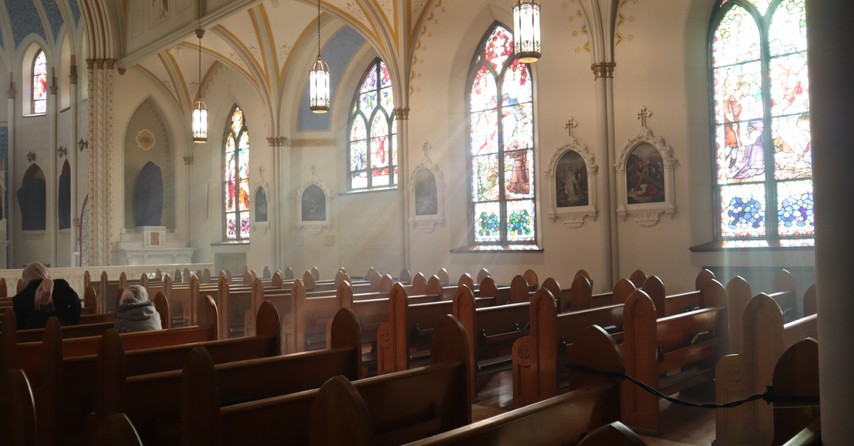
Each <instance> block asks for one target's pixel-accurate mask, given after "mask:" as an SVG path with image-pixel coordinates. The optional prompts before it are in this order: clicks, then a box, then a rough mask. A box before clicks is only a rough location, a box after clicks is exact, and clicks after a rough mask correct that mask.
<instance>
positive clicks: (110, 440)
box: [92, 413, 142, 446]
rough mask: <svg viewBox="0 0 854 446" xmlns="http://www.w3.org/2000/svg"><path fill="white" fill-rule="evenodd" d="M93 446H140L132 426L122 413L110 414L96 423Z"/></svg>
mask: <svg viewBox="0 0 854 446" xmlns="http://www.w3.org/2000/svg"><path fill="white" fill-rule="evenodd" d="M92 444H93V445H94V446H142V440H141V439H140V438H139V434H137V433H136V429H134V427H133V424H131V422H130V420H128V418H127V416H126V415H125V414H123V413H116V414H112V415H110V416H108V417H106V418H104V419H103V420H101V422H100V423H98V427H97V428H96V429H95V438H94V441H93V443H92Z"/></svg>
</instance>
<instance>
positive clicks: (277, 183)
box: [252, 136, 290, 270]
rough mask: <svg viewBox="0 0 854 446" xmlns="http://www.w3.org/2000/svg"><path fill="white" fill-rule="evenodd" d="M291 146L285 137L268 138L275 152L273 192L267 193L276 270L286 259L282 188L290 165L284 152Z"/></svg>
mask: <svg viewBox="0 0 854 446" xmlns="http://www.w3.org/2000/svg"><path fill="white" fill-rule="evenodd" d="M289 144H290V141H288V138H287V137H285V136H268V137H267V145H268V146H269V147H270V150H271V151H272V152H273V186H272V189H273V190H268V191H266V192H267V222H268V223H267V224H271V225H272V226H273V246H274V247H275V249H274V250H273V251H275V252H274V253H273V255H274V259H273V261H274V262H275V268H273V270H275V269H276V268H282V267H284V266H285V265H284V262H285V257H284V250H285V244H284V242H283V240H284V234H283V232H282V231H283V230H284V224H283V222H282V215H283V212H282V206H284V205H285V200H284V196H285V193H284V189H283V187H282V180H281V179H282V178H283V177H284V173H285V172H284V168H285V167H284V166H285V165H287V164H289V163H283V162H282V158H283V156H282V151H284V149H285V148H286V147H287V146H288V145H289ZM253 198H254V197H253ZM252 220H253V221H255V216H254V215H253V216H252Z"/></svg>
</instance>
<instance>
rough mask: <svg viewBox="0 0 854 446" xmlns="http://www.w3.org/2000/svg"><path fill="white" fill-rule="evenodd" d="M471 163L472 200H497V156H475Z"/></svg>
mask: <svg viewBox="0 0 854 446" xmlns="http://www.w3.org/2000/svg"><path fill="white" fill-rule="evenodd" d="M472 163H473V167H474V168H473V169H472V175H473V177H474V178H472V184H473V185H474V186H473V190H472V201H475V202H480V201H494V200H498V156H497V155H481V156H476V157H474V158H473V159H472Z"/></svg>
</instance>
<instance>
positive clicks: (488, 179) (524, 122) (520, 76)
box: [468, 24, 537, 245]
mask: <svg viewBox="0 0 854 446" xmlns="http://www.w3.org/2000/svg"><path fill="white" fill-rule="evenodd" d="M468 114H469V150H468V161H469V190H470V195H469V198H470V200H469V203H470V215H471V227H472V233H471V240H472V241H473V242H474V243H475V244H489V245H503V244H533V243H535V242H536V238H537V233H536V219H537V214H536V206H535V198H536V195H535V193H534V84H533V78H532V77H531V69H530V67H529V66H528V65H527V64H525V63H521V62H519V61H517V60H515V59H513V33H512V32H510V31H509V30H508V29H507V28H505V27H504V26H501V25H498V24H496V25H494V26H493V27H492V28H491V29H490V31H488V32H487V33H486V36H485V37H484V39H483V41H482V42H481V44H480V46H479V47H478V49H477V52H476V53H475V56H474V60H473V62H472V68H471V72H470V74H469V79H468Z"/></svg>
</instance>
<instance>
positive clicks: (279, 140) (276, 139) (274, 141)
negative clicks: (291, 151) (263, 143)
mask: <svg viewBox="0 0 854 446" xmlns="http://www.w3.org/2000/svg"><path fill="white" fill-rule="evenodd" d="M267 145H268V146H270V147H287V146H289V145H291V142H290V140H288V137H287V136H268V137H267Z"/></svg>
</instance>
